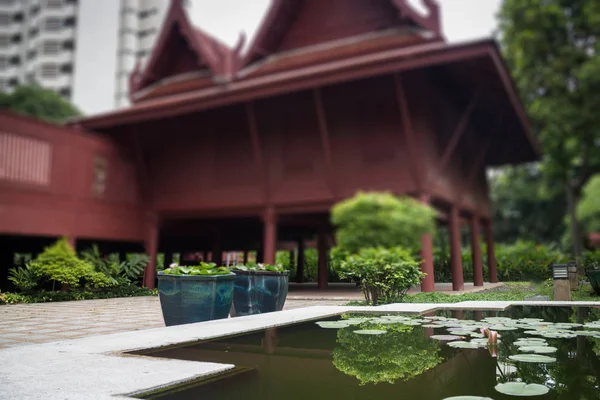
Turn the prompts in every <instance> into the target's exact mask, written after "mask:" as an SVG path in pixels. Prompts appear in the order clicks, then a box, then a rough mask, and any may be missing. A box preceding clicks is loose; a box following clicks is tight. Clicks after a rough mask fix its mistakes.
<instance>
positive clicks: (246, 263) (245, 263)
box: [242, 250, 248, 265]
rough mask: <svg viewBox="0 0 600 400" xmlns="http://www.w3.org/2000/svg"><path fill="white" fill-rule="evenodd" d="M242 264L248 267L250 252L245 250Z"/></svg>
mask: <svg viewBox="0 0 600 400" xmlns="http://www.w3.org/2000/svg"><path fill="white" fill-rule="evenodd" d="M242 262H243V263H244V265H248V250H244V259H243V261H242Z"/></svg>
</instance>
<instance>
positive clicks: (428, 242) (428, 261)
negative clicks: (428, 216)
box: [420, 194, 435, 292]
mask: <svg viewBox="0 0 600 400" xmlns="http://www.w3.org/2000/svg"><path fill="white" fill-rule="evenodd" d="M420 200H421V202H422V203H424V204H429V196H428V195H426V194H423V195H421V198H420ZM421 259H422V260H423V263H422V264H421V271H423V272H424V273H425V274H427V275H426V276H425V278H423V280H422V281H421V292H433V291H434V290H435V275H434V271H433V237H432V236H431V234H430V233H426V234H425V235H423V236H422V237H421Z"/></svg>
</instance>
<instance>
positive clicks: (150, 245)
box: [144, 225, 158, 289]
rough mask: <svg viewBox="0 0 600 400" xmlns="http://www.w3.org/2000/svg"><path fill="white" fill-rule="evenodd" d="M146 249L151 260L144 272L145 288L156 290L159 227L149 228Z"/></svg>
mask: <svg viewBox="0 0 600 400" xmlns="http://www.w3.org/2000/svg"><path fill="white" fill-rule="evenodd" d="M144 247H145V251H146V254H147V255H148V257H149V259H150V260H149V261H148V265H146V270H145V272H144V286H146V287H147V288H148V289H154V287H155V282H154V281H155V280H156V253H157V251H158V227H157V226H156V225H152V226H150V227H149V229H148V236H147V239H146V241H145V242H144Z"/></svg>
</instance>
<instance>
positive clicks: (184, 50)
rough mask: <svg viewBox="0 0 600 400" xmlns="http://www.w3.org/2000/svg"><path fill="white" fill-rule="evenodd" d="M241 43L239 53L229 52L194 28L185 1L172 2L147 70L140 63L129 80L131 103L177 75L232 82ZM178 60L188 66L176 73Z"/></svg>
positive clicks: (217, 41) (229, 50) (204, 33)
mask: <svg viewBox="0 0 600 400" xmlns="http://www.w3.org/2000/svg"><path fill="white" fill-rule="evenodd" d="M182 40H183V43H182ZM242 40H243V38H241V39H240V44H239V45H238V46H237V47H236V49H233V50H232V49H230V48H229V47H228V46H227V45H225V44H224V43H222V42H220V41H219V40H217V39H216V38H214V37H213V36H211V35H209V34H208V33H206V32H204V31H203V30H201V29H199V28H197V27H194V26H193V25H192V24H191V22H190V20H189V18H188V16H187V13H186V11H185V9H184V7H183V1H182V0H171V5H170V7H169V11H168V13H167V15H166V17H165V21H164V23H163V26H162V29H161V32H160V34H159V36H158V38H157V41H156V45H155V46H154V49H153V51H152V54H151V55H150V57H149V59H148V62H147V63H146V65H145V66H144V67H142V66H141V65H140V64H139V63H138V65H136V68H135V70H134V71H133V72H132V73H131V75H130V77H129V85H130V90H129V93H130V96H131V97H132V100H133V98H134V95H135V93H136V92H139V91H140V90H142V89H144V88H146V87H147V86H149V85H152V84H153V83H155V82H157V81H160V80H161V79H165V78H168V77H169V76H172V75H173V74H177V73H183V72H191V71H194V70H195V71H203V70H204V71H206V70H208V71H209V72H210V73H211V75H212V78H213V79H230V78H231V76H233V74H234V73H235V71H236V68H237V65H238V63H239V61H238V60H239V51H240V48H241V45H242V43H243V42H242ZM173 53H175V54H173ZM177 57H180V58H181V59H185V60H186V62H184V63H183V65H182V66H180V67H179V69H177V70H173V68H174V63H173V60H174V59H175V58H177Z"/></svg>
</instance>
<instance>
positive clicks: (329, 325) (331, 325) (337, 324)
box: [316, 321, 350, 329]
mask: <svg viewBox="0 0 600 400" xmlns="http://www.w3.org/2000/svg"><path fill="white" fill-rule="evenodd" d="M316 324H317V325H319V326H320V327H321V328H324V329H341V328H347V327H349V326H350V325H349V324H347V323H345V322H341V321H319V322H316Z"/></svg>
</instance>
